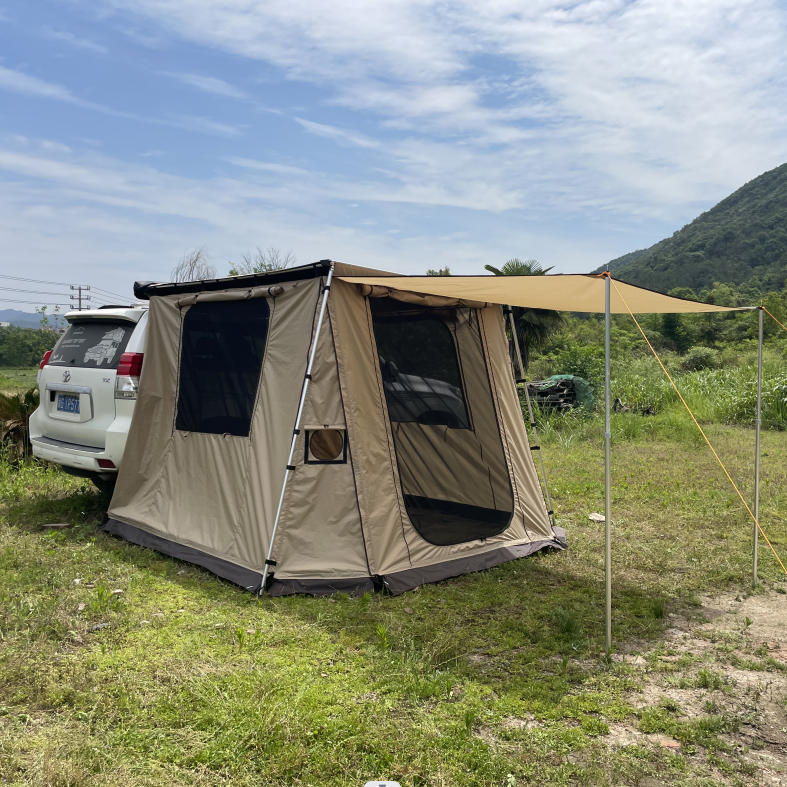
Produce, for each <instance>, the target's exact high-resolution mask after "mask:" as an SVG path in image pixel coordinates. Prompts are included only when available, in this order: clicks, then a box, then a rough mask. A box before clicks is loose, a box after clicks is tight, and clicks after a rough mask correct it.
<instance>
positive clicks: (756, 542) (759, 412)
mask: <svg viewBox="0 0 787 787" xmlns="http://www.w3.org/2000/svg"><path fill="white" fill-rule="evenodd" d="M758 312H759V329H760V330H759V343H758V345H757V420H756V421H755V432H754V435H755V437H754V518H755V519H756V520H757V521H756V522H755V523H754V544H753V552H752V585H753V586H754V587H757V581H758V580H757V559H758V557H759V555H758V552H759V546H760V544H759V534H758V533H757V522H759V521H760V430H761V428H762V314H763V312H762V306H761V307H760V308H759V309H758Z"/></svg>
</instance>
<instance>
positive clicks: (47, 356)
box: [38, 350, 52, 369]
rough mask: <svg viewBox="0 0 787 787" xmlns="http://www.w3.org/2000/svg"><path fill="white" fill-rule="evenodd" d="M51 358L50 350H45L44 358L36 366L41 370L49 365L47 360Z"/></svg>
mask: <svg viewBox="0 0 787 787" xmlns="http://www.w3.org/2000/svg"><path fill="white" fill-rule="evenodd" d="M51 357H52V350H47V351H46V352H45V353H44V357H43V358H42V359H41V363H40V364H38V368H39V369H43V368H44V367H45V366H46V365H47V364H48V363H49V359H50V358H51Z"/></svg>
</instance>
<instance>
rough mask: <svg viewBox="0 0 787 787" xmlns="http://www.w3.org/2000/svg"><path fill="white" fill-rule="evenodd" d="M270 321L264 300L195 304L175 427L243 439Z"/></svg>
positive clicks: (186, 326) (186, 334)
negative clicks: (235, 436)
mask: <svg viewBox="0 0 787 787" xmlns="http://www.w3.org/2000/svg"><path fill="white" fill-rule="evenodd" d="M269 317H270V309H269V307H268V302H267V301H266V300H265V299H264V298H254V299H251V300H244V301H215V302H209V303H197V304H196V305H194V306H192V307H191V308H190V309H189V310H188V311H187V312H186V316H185V318H184V320H183V338H182V345H181V353H180V379H179V385H178V411H177V418H176V419H175V428H176V429H179V430H180V431H183V432H205V433H208V434H231V435H237V436H239V437H247V436H248V434H249V431H250V429H251V417H252V414H253V412H254V402H255V400H256V398H257V388H258V386H259V381H260V372H261V370H262V359H263V356H264V354H265V341H266V339H267V336H268V320H269Z"/></svg>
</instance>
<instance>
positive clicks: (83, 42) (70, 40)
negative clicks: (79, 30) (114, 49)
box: [44, 30, 109, 55]
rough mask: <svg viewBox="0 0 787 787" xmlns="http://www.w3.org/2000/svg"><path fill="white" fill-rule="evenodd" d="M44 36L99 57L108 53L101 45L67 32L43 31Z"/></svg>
mask: <svg viewBox="0 0 787 787" xmlns="http://www.w3.org/2000/svg"><path fill="white" fill-rule="evenodd" d="M44 35H45V36H46V37H47V38H50V39H53V40H55V41H64V42H65V43H67V44H71V46H75V47H79V48H80V49H87V50H89V51H91V52H96V53H98V54H100V55H105V54H107V52H108V51H109V50H108V49H107V48H106V47H105V46H103V44H97V43H96V42H95V41H90V40H89V39H87V38H78V37H77V36H75V35H74V34H73V33H69V32H68V31H67V30H45V31H44Z"/></svg>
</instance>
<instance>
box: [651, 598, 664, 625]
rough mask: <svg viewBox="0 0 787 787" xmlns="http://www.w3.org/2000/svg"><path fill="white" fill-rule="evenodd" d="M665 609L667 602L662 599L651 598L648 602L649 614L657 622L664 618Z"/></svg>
mask: <svg viewBox="0 0 787 787" xmlns="http://www.w3.org/2000/svg"><path fill="white" fill-rule="evenodd" d="M666 608H667V602H666V601H665V600H664V599H663V598H653V599H651V600H650V612H651V614H652V615H653V617H654V618H656V619H657V620H660V619H661V618H663V617H664V615H665V613H666Z"/></svg>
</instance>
